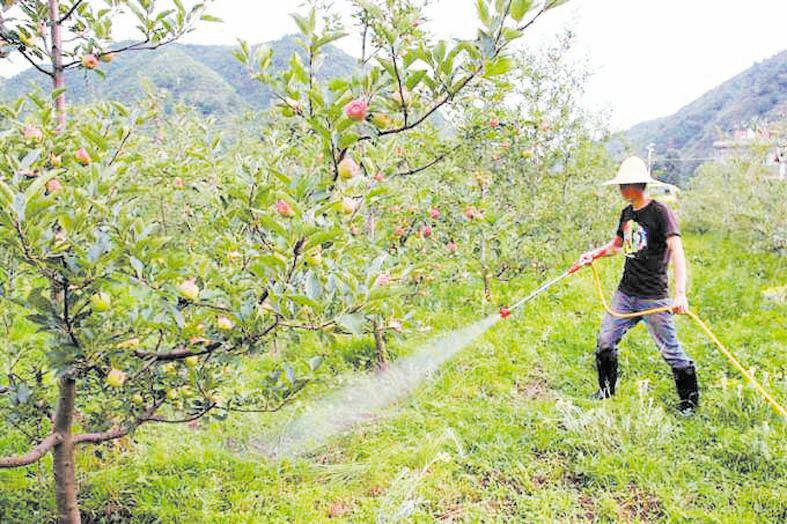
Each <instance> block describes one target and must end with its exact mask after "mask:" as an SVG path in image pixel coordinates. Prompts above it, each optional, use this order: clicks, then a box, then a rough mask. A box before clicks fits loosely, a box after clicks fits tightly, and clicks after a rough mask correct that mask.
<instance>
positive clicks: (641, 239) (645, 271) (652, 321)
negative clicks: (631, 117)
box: [578, 157, 699, 411]
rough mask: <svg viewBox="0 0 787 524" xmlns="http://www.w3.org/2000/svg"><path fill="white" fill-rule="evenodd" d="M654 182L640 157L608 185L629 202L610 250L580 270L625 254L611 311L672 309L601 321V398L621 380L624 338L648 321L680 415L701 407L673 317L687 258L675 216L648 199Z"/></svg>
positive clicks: (682, 293)
mask: <svg viewBox="0 0 787 524" xmlns="http://www.w3.org/2000/svg"><path fill="white" fill-rule="evenodd" d="M658 183H659V182H657V181H656V180H654V179H653V178H651V176H650V174H649V172H648V168H647V166H646V165H645V162H644V161H642V159H640V158H638V157H630V158H628V159H626V160H625V161H624V162H623V163H622V164H621V165H620V169H619V170H618V174H617V176H616V177H615V178H614V179H612V180H610V181H608V182H605V185H618V186H619V188H620V194H621V195H622V196H623V198H624V199H625V200H626V201H627V202H629V204H630V205H629V206H628V207H626V208H625V209H624V210H623V211H622V212H621V214H620V220H619V222H618V229H617V233H616V235H615V237H614V238H613V239H612V241H610V242H609V243H608V244H607V245H605V246H603V247H600V248H598V249H595V250H591V251H588V252H586V253H583V254H582V256H581V257H580V258H579V262H578V263H579V264H580V265H586V264H589V263H590V262H592V261H593V260H595V259H596V258H599V257H605V256H611V255H615V254H617V253H619V252H620V251H623V252H624V254H625V256H626V264H625V269H624V271H623V278H622V279H621V281H620V284H619V286H618V289H617V291H616V292H615V295H614V297H613V299H612V305H611V307H612V309H613V310H615V311H617V312H620V313H633V312H637V311H643V310H646V309H651V308H657V307H663V306H671V312H667V311H665V312H661V313H655V314H652V315H645V316H640V317H634V318H616V317H614V316H612V315H610V314H609V313H607V314H606V315H605V316H604V319H603V320H602V322H601V329H600V330H599V333H598V338H597V345H596V369H597V371H598V385H599V391H598V393H597V394H596V397H597V398H600V399H604V398H608V397H611V396H612V395H614V394H615V385H616V383H617V379H618V352H617V345H618V342H620V339H621V338H623V335H624V334H625V333H626V332H627V331H628V330H629V329H631V328H632V327H634V326H635V325H636V324H637V323H638V322H639V321H640V320H644V321H645V324H646V326H647V328H648V332H649V333H650V336H651V337H652V338H653V341H654V342H655V343H656V346H657V347H658V348H659V350H660V351H661V355H662V357H664V360H665V361H666V362H667V364H669V365H670V367H672V373H673V375H674V377H675V385H676V387H677V390H678V396H679V397H680V405H679V409H680V410H681V411H686V410H693V409H695V408H696V407H697V406H698V405H699V391H698V388H697V373H696V370H695V367H694V363H693V362H692V361H691V359H690V358H689V357H688V355H687V354H686V353H685V352H684V351H683V349H682V348H681V346H680V343H679V342H678V338H677V332H676V330H675V321H674V318H673V316H672V313H673V312H674V313H678V314H684V313H686V311H687V310H688V307H689V305H688V301H687V300H686V258H685V255H684V253H683V244H682V243H681V238H680V230H679V228H678V222H677V219H676V218H675V215H674V213H673V212H672V210H671V209H670V208H668V207H667V206H666V205H664V204H662V203H661V202H657V201H656V200H651V199H649V198H647V197H646V196H645V188H646V187H647V184H658ZM670 262H672V265H673V268H674V273H675V297H674V298H673V299H672V300H670V299H669V295H668V276H667V266H668V264H669V263H670Z"/></svg>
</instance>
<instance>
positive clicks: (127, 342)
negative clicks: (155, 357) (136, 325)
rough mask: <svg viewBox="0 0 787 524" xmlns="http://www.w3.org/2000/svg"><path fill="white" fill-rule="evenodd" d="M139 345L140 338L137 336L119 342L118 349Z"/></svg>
mask: <svg viewBox="0 0 787 524" xmlns="http://www.w3.org/2000/svg"><path fill="white" fill-rule="evenodd" d="M137 346H139V339H138V338H137V337H134V338H130V339H128V340H124V341H123V342H121V343H120V344H118V349H133V348H136V347H137Z"/></svg>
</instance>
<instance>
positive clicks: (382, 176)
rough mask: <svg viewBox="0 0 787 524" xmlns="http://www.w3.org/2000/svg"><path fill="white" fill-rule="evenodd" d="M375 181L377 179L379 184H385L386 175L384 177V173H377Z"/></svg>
mask: <svg viewBox="0 0 787 524" xmlns="http://www.w3.org/2000/svg"><path fill="white" fill-rule="evenodd" d="M374 179H375V180H376V181H377V182H384V181H385V175H383V172H382V171H378V172H377V173H376V174H375V175H374Z"/></svg>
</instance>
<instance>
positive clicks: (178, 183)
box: [174, 176, 186, 189]
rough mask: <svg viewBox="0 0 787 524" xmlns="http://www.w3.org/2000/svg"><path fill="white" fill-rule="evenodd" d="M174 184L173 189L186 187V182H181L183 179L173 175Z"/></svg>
mask: <svg viewBox="0 0 787 524" xmlns="http://www.w3.org/2000/svg"><path fill="white" fill-rule="evenodd" d="M174 184H175V189H183V188H184V187H186V184H185V183H184V182H183V179H182V178H180V177H179V176H176V177H175V180H174Z"/></svg>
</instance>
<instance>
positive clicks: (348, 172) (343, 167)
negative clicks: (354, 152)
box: [339, 157, 361, 180]
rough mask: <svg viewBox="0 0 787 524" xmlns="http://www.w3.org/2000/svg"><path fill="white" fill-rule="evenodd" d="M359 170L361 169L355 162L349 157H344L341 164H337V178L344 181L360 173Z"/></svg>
mask: <svg viewBox="0 0 787 524" xmlns="http://www.w3.org/2000/svg"><path fill="white" fill-rule="evenodd" d="M360 170H361V168H360V167H359V166H358V164H356V163H355V160H353V159H352V158H350V157H346V158H344V159H343V160H342V161H341V162H339V177H341V178H343V179H344V180H349V179H351V178H353V177H354V176H355V175H357V174H358V173H359V172H360Z"/></svg>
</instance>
